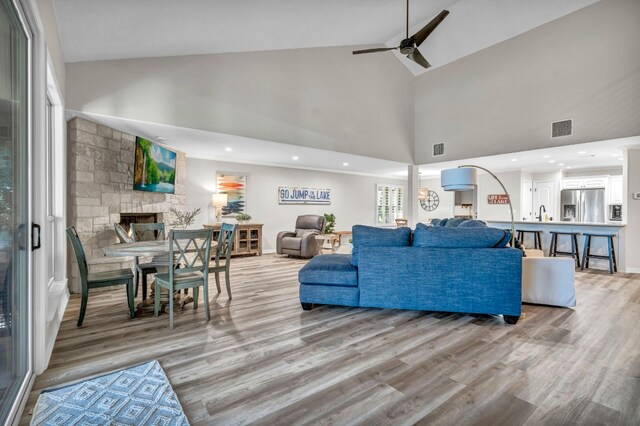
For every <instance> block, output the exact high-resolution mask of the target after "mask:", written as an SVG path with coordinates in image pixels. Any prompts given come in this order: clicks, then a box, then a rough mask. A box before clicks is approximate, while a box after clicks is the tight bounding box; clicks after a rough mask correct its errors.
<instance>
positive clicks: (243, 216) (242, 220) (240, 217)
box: [236, 213, 251, 223]
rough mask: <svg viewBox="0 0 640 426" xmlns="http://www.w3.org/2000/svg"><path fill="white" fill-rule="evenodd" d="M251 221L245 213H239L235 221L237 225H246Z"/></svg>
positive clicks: (249, 216)
mask: <svg viewBox="0 0 640 426" xmlns="http://www.w3.org/2000/svg"><path fill="white" fill-rule="evenodd" d="M250 220H251V215H249V214H247V213H239V214H237V215H236V221H237V222H238V223H247V222H249V221H250Z"/></svg>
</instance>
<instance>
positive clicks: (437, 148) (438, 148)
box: [433, 142, 444, 157]
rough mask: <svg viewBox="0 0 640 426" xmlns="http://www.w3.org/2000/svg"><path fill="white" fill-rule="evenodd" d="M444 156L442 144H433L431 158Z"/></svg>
mask: <svg viewBox="0 0 640 426" xmlns="http://www.w3.org/2000/svg"><path fill="white" fill-rule="evenodd" d="M442 155H444V142H443V143H436V144H433V156H434V157H440V156H442Z"/></svg>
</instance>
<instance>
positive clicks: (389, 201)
mask: <svg viewBox="0 0 640 426" xmlns="http://www.w3.org/2000/svg"><path fill="white" fill-rule="evenodd" d="M402 217H404V187H402V186H400V185H384V184H378V185H376V225H395V224H396V219H399V218H402Z"/></svg>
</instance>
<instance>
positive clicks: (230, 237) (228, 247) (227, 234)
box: [209, 223, 238, 299]
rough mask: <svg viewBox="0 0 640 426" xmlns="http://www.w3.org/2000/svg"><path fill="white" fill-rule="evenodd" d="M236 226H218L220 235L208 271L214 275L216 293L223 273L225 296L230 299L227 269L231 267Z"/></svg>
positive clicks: (228, 224)
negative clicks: (214, 255)
mask: <svg viewBox="0 0 640 426" xmlns="http://www.w3.org/2000/svg"><path fill="white" fill-rule="evenodd" d="M237 228H238V225H236V224H231V223H223V224H222V225H221V226H220V235H218V246H217V247H216V257H215V259H214V264H213V266H211V267H210V269H209V270H210V271H211V272H214V273H215V275H216V287H217V288H218V293H220V292H221V289H220V272H223V271H224V280H225V283H226V284H227V294H228V295H229V299H231V281H230V280H229V268H230V267H231V252H232V251H233V241H234V237H235V235H236V229H237ZM222 256H224V264H222V265H221V264H220V258H221V257H222Z"/></svg>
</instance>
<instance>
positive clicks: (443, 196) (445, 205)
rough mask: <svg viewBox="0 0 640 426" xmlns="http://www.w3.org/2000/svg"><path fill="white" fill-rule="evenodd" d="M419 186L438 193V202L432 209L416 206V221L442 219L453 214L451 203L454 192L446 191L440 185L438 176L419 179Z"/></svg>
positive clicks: (453, 198)
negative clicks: (435, 207)
mask: <svg viewBox="0 0 640 426" xmlns="http://www.w3.org/2000/svg"><path fill="white" fill-rule="evenodd" d="M420 187H421V188H428V189H430V190H431V191H434V192H435V193H436V194H438V197H439V199H440V204H438V208H437V209H435V210H433V211H430V212H428V211H425V210H424V209H423V208H422V207H420V206H419V207H418V222H429V221H430V220H431V219H444V218H446V217H452V216H453V204H454V202H455V194H456V193H455V192H447V191H444V190H443V189H442V186H441V185H440V177H437V178H431V179H421V180H420Z"/></svg>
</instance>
